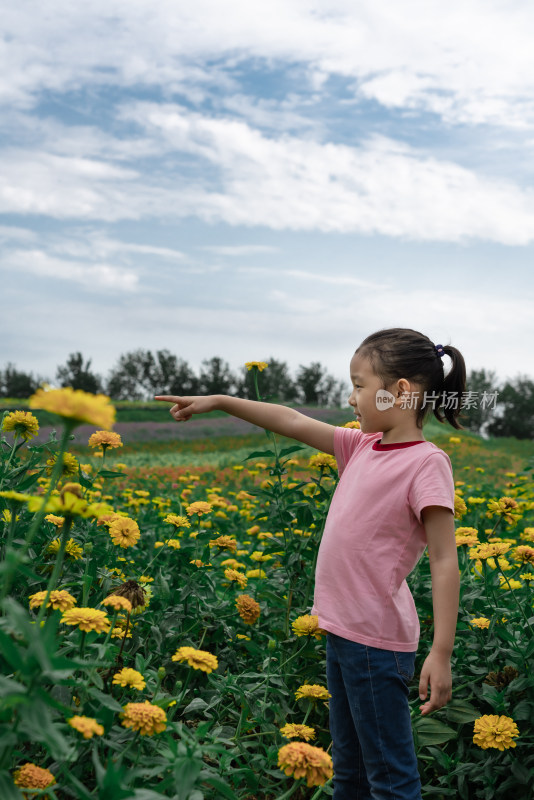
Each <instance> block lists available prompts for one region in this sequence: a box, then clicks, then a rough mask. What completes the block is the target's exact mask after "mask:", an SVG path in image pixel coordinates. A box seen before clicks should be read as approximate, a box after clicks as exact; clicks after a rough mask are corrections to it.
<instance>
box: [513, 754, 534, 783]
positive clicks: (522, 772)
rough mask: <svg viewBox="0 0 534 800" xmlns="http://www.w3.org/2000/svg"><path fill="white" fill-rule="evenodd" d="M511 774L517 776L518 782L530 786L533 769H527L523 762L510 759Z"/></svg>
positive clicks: (533, 777) (533, 773) (533, 774)
mask: <svg viewBox="0 0 534 800" xmlns="http://www.w3.org/2000/svg"><path fill="white" fill-rule="evenodd" d="M512 774H513V775H514V777H515V778H517V780H518V781H519V783H522V784H523V785H524V786H528V785H530V786H532V781H533V779H534V770H532V769H528V768H527V767H525V766H524V764H521V762H520V761H516V760H514V761H512Z"/></svg>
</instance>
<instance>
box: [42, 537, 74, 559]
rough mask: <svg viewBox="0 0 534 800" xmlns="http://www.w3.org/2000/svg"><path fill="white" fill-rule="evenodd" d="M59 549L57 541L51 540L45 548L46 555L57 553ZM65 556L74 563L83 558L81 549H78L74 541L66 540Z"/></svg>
mask: <svg viewBox="0 0 534 800" xmlns="http://www.w3.org/2000/svg"><path fill="white" fill-rule="evenodd" d="M59 547H60V542H59V539H52V541H51V542H50V544H49V545H48V547H47V548H46V552H47V553H58V552H59ZM65 555H67V556H70V557H71V558H73V559H74V560H75V561H77V560H78V559H79V558H81V557H82V556H83V547H80V545H79V544H77V543H76V542H75V541H74V539H72V538H71V539H68V540H67V543H66V545H65Z"/></svg>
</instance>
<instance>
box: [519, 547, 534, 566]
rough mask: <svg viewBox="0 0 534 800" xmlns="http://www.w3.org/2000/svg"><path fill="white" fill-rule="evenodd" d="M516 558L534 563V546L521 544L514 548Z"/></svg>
mask: <svg viewBox="0 0 534 800" xmlns="http://www.w3.org/2000/svg"><path fill="white" fill-rule="evenodd" d="M514 558H515V559H516V560H517V561H524V562H525V563H529V564H534V547H529V546H528V545H526V544H520V545H519V547H516V548H515V550H514Z"/></svg>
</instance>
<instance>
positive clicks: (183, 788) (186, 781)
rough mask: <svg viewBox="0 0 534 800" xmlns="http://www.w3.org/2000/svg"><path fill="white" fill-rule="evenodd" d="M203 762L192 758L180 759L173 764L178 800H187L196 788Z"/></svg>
mask: <svg viewBox="0 0 534 800" xmlns="http://www.w3.org/2000/svg"><path fill="white" fill-rule="evenodd" d="M202 766H203V762H202V761H200V760H196V759H192V758H191V757H187V758H179V759H177V760H176V761H175V762H174V764H173V771H174V778H175V781H176V783H175V786H176V789H177V794H176V798H177V800H187V797H188V795H189V792H190V791H191V789H193V787H194V786H195V783H196V782H197V778H198V776H199V775H200V770H201V769H202Z"/></svg>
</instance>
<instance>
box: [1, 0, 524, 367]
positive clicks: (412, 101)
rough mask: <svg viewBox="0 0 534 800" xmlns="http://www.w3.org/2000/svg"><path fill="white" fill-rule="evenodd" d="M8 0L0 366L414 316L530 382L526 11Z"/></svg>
mask: <svg viewBox="0 0 534 800" xmlns="http://www.w3.org/2000/svg"><path fill="white" fill-rule="evenodd" d="M0 5H2V6H3V8H2V9H1V13H2V30H3V33H2V37H3V40H2V45H1V49H0V144H1V150H0V161H1V163H0V269H1V273H2V275H1V286H2V306H1V308H2V311H1V330H0V368H2V367H3V366H5V364H6V363H7V362H8V361H11V362H13V363H15V364H16V365H17V366H18V367H19V368H23V369H25V370H28V371H33V372H34V373H36V374H38V375H40V376H42V377H47V378H48V379H53V378H54V375H55V370H56V366H57V365H58V364H60V363H64V362H65V360H66V358H67V356H68V354H69V353H71V352H74V351H78V350H80V351H82V352H83V353H84V355H85V356H86V357H87V358H92V361H93V368H94V369H95V370H96V371H97V372H100V373H101V374H104V375H105V374H106V373H107V371H108V370H109V369H110V368H111V367H112V366H113V364H114V363H115V362H116V360H117V357H118V356H119V354H121V353H124V352H126V351H128V350H133V349H136V348H139V347H142V348H146V349H152V350H157V349H163V348H167V349H169V350H171V351H172V352H174V353H176V355H178V356H179V357H181V358H184V359H185V360H186V361H188V362H189V364H190V365H191V366H192V367H193V368H195V369H198V367H199V365H200V362H201V360H202V359H204V358H209V357H211V356H214V355H218V356H221V357H223V358H224V359H225V360H227V361H228V362H229V363H230V365H231V366H232V368H234V369H237V368H238V367H240V366H241V365H242V364H243V362H245V361H249V360H263V359H268V358H269V357H270V356H274V357H276V358H279V359H282V360H285V361H287V362H288V363H289V365H290V367H291V368H292V369H294V370H296V368H297V367H298V365H299V364H309V363H310V362H312V361H321V362H322V363H323V364H324V365H325V367H326V368H327V369H328V371H329V372H331V373H332V374H334V375H335V376H336V377H339V378H345V377H346V376H347V374H348V362H349V360H350V357H351V355H352V353H353V351H354V350H355V348H356V347H357V346H358V344H359V343H360V342H361V340H362V339H363V338H364V337H365V336H366V335H368V334H369V333H371V332H373V331H375V330H377V329H378V328H382V327H393V326H403V327H411V328H415V329H417V330H421V331H423V332H424V333H426V334H428V335H429V336H430V337H431V338H432V339H433V340H434V342H437V343H442V344H447V343H451V344H454V345H455V346H457V347H458V348H459V349H460V350H461V351H462V352H463V353H464V355H465V358H466V362H467V366H468V369H472V368H477V369H479V368H482V367H485V368H487V369H492V370H495V371H496V372H497V374H498V376H499V377H501V378H505V377H514V376H515V375H517V374H518V373H523V374H529V375H531V376H532V375H534V359H533V357H532V342H533V339H534V314H533V308H534V305H533V301H534V277H533V275H534V273H533V265H534V189H533V184H534V158H533V155H534V55H533V52H534V51H533V48H532V41H533V36H534V6H533V5H532V4H531V3H528V2H515V0H506V2H503V1H502V0H500V1H499V2H497V0H461V2H459V1H458V0H449V2H448V3H446V4H444V3H443V2H441V0H439V2H437V0H402V1H401V2H399V0H383V1H382V2H380V3H377V2H376V0H315V2H314V1H313V0H270V2H269V3H265V2H261V3H260V2H257V0H195V2H193V3H192V2H186V1H185V0H91V2H90V3H79V2H75V3H73V2H72V0H47V2H46V3H40V4H36V3H34V2H31V1H30V0H17V2H16V3H13V2H10V0H1V3H0Z"/></svg>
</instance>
